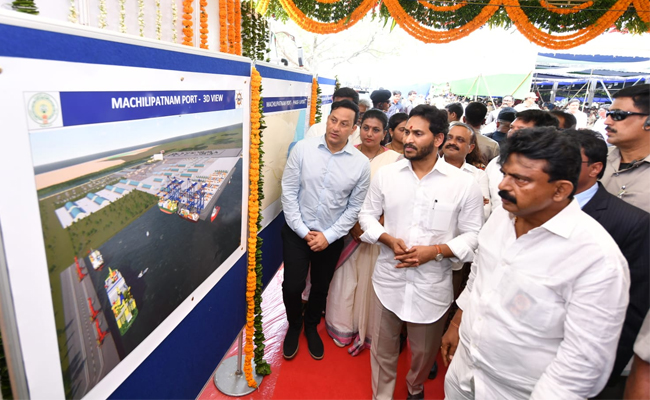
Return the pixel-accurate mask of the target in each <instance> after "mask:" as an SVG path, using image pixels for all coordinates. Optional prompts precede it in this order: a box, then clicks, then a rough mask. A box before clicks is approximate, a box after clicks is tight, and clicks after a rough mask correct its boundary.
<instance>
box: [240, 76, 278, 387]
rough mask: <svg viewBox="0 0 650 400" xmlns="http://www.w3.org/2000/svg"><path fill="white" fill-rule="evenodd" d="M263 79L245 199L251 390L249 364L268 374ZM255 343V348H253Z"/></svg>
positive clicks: (255, 104)
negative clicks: (263, 232)
mask: <svg viewBox="0 0 650 400" xmlns="http://www.w3.org/2000/svg"><path fill="white" fill-rule="evenodd" d="M261 92H262V76H261V75H260V74H259V72H258V71H257V69H255V67H253V70H252V72H251V143H250V168H249V178H250V190H249V195H248V275H247V278H246V305H247V308H246V328H245V330H246V343H245V345H244V354H245V358H244V374H245V377H246V382H247V383H248V385H249V386H250V387H257V382H255V379H254V378H253V367H252V360H253V358H254V359H255V369H256V372H257V373H258V374H260V375H268V374H270V373H271V368H270V366H269V365H268V364H267V363H266V361H264V358H263V357H264V332H263V330H262V309H261V302H262V238H260V237H258V236H257V233H258V232H259V230H260V229H261V222H262V215H261V213H260V201H261V200H262V199H263V198H264V194H263V191H262V187H263V180H262V172H261V169H262V166H263V162H262V155H263V154H264V152H263V151H262V149H261V146H262V140H261V134H262V129H263V125H262V124H263V119H262V95H261ZM253 343H255V345H254V344H253Z"/></svg>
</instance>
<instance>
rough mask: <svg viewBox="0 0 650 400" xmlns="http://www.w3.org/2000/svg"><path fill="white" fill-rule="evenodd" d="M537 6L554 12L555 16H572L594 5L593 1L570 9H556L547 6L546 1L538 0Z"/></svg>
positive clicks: (556, 7) (550, 5)
mask: <svg viewBox="0 0 650 400" xmlns="http://www.w3.org/2000/svg"><path fill="white" fill-rule="evenodd" d="M539 4H541V5H542V7H544V8H545V9H547V10H548V11H550V12H554V13H556V14H564V15H566V14H574V13H577V12H578V11H580V10H584V9H585V8H589V7H591V6H593V5H594V2H593V1H588V2H586V3H582V4H579V5H577V6H573V7H571V8H563V7H558V6H554V5H552V4H549V3H548V2H547V1H546V0H539Z"/></svg>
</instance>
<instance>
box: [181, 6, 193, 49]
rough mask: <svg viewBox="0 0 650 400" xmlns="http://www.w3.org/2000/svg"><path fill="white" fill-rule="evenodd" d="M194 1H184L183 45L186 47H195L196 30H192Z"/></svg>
mask: <svg viewBox="0 0 650 400" xmlns="http://www.w3.org/2000/svg"><path fill="white" fill-rule="evenodd" d="M193 1H194V0H183V26H184V28H183V35H184V36H183V44H184V45H185V46H194V43H193V40H194V29H193V28H192V25H193V23H192V12H194V9H193V8H192V2H193Z"/></svg>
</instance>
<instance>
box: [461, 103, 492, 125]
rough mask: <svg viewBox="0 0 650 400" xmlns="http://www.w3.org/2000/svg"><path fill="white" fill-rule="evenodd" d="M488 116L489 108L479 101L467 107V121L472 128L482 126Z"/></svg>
mask: <svg viewBox="0 0 650 400" xmlns="http://www.w3.org/2000/svg"><path fill="white" fill-rule="evenodd" d="M486 114H487V106H486V105H485V104H483V103H479V102H478V101H473V102H471V103H469V104H468V105H467V107H465V120H466V121H467V123H468V124H470V125H471V126H480V125H482V124H483V120H484V119H485V115H486Z"/></svg>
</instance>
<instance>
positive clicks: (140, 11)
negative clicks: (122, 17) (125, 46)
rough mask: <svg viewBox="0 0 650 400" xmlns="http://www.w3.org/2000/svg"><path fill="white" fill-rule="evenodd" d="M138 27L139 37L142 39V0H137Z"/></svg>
mask: <svg viewBox="0 0 650 400" xmlns="http://www.w3.org/2000/svg"><path fill="white" fill-rule="evenodd" d="M138 26H139V27H140V36H141V37H144V0H138Z"/></svg>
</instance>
